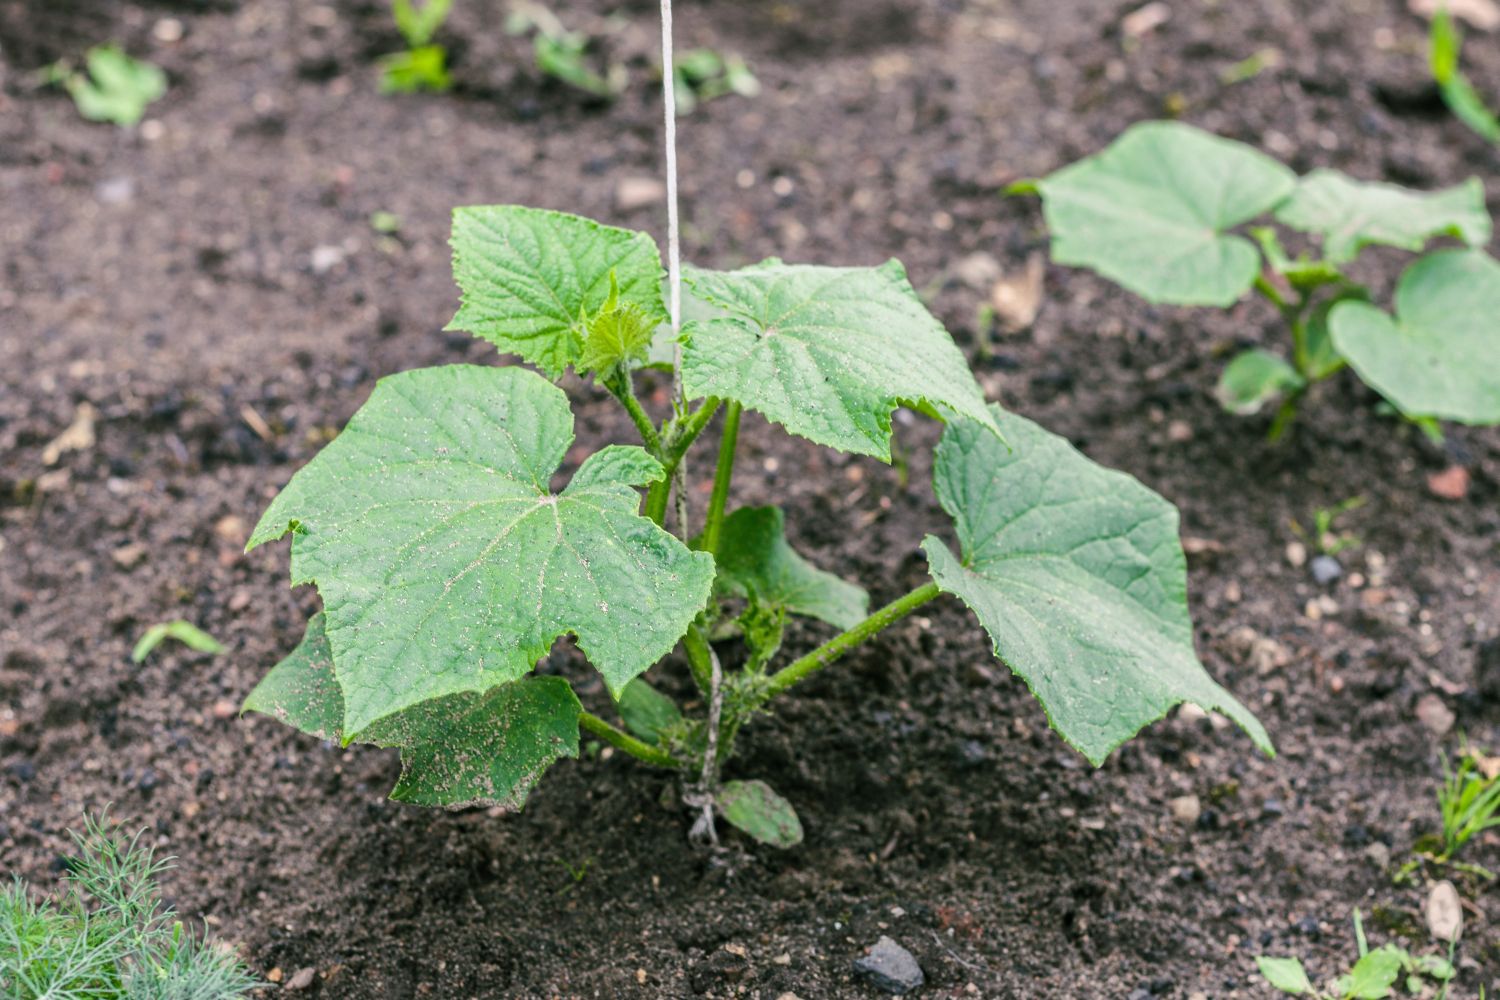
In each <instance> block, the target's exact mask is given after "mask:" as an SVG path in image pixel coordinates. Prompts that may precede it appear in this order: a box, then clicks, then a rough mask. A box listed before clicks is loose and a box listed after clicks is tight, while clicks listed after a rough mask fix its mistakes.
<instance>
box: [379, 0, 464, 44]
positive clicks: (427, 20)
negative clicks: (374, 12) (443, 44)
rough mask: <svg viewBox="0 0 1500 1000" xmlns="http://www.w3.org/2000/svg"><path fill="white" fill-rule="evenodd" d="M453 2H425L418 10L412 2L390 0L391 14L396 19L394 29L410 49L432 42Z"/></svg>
mask: <svg viewBox="0 0 1500 1000" xmlns="http://www.w3.org/2000/svg"><path fill="white" fill-rule="evenodd" d="M452 6H453V0H426V2H425V3H423V4H422V6H421V7H420V8H418V7H417V6H415V5H414V4H413V3H412V0H391V13H392V14H393V15H394V16H395V18H396V29H397V30H398V31H400V32H401V37H402V38H404V39H406V44H407V46H409V47H410V48H414V49H415V48H418V47H420V46H423V45H426V44H427V43H428V42H430V41H432V36H433V35H435V34H436V33H437V30H438V29H439V28H441V27H442V26H443V21H445V20H447V17H448V10H449V8H450V7H452Z"/></svg>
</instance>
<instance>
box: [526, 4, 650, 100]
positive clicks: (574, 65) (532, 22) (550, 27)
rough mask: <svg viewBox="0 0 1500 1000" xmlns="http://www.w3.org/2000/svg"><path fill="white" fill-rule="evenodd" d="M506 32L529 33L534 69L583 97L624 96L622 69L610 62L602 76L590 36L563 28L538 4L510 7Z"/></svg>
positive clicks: (624, 75)
mask: <svg viewBox="0 0 1500 1000" xmlns="http://www.w3.org/2000/svg"><path fill="white" fill-rule="evenodd" d="M505 30H506V32H507V33H508V34H512V35H525V34H532V35H533V37H532V45H533V51H534V53H535V57H536V66H537V69H539V70H541V71H542V72H543V73H545V74H546V75H547V76H550V77H552V78H553V79H554V80H558V81H561V82H562V83H565V84H567V85H568V86H570V87H572V88H574V89H575V90H581V91H583V92H584V93H585V94H589V95H591V96H593V97H597V98H600V99H601V100H606V101H612V100H614V99H615V98H616V97H618V96H620V94H622V93H624V91H625V86H626V83H627V82H628V80H627V77H626V71H625V67H624V66H623V65H621V64H619V63H613V62H612V63H609V64H608V65H607V66H605V68H604V71H603V72H602V73H601V72H599V71H598V70H596V69H595V68H594V60H593V59H592V58H591V57H590V55H589V47H590V45H589V42H590V40H589V37H588V35H585V34H583V33H582V32H577V31H569V30H568V29H567V28H565V27H563V24H562V22H561V21H560V20H558V18H557V15H556V14H554V13H553V12H552V11H551V10H550V9H548V8H547V7H544V6H543V5H541V4H539V3H518V4H516V5H515V6H514V7H512V8H511V12H510V15H509V16H508V17H507V18H506V21H505Z"/></svg>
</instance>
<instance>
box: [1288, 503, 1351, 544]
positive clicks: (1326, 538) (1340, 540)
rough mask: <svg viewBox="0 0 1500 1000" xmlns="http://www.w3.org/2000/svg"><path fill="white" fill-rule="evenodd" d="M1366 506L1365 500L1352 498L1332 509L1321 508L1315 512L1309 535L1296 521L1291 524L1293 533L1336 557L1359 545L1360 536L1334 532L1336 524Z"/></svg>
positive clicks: (1345, 532)
mask: <svg viewBox="0 0 1500 1000" xmlns="http://www.w3.org/2000/svg"><path fill="white" fill-rule="evenodd" d="M1364 505H1365V498H1364V497H1362V496H1359V497H1350V498H1349V499H1347V500H1344V501H1341V502H1339V503H1337V504H1335V505H1333V506H1332V507H1319V508H1318V509H1317V510H1315V511H1313V529H1312V533H1311V534H1309V533H1308V532H1307V531H1306V529H1304V528H1303V527H1302V525H1301V524H1300V523H1298V522H1297V521H1296V520H1293V521H1292V522H1291V525H1292V532H1293V533H1294V534H1296V536H1297V537H1298V538H1300V539H1302V540H1303V541H1304V542H1307V543H1309V544H1310V545H1312V546H1313V548H1314V549H1315V550H1316V551H1317V552H1319V553H1321V554H1323V555H1325V556H1336V555H1338V554H1339V553H1340V552H1343V551H1344V550H1345V549H1347V548H1350V547H1351V546H1354V545H1358V544H1359V536H1357V535H1353V534H1350V533H1349V532H1347V531H1340V532H1336V531H1334V522H1335V521H1337V520H1338V519H1339V518H1340V517H1342V516H1343V515H1345V514H1347V513H1349V512H1350V511H1354V510H1359V508H1361V507H1363V506H1364Z"/></svg>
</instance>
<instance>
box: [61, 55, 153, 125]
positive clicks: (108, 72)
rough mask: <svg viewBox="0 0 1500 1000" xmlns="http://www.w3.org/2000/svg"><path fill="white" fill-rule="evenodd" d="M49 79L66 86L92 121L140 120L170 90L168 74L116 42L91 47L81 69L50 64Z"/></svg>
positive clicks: (118, 123) (82, 112)
mask: <svg viewBox="0 0 1500 1000" xmlns="http://www.w3.org/2000/svg"><path fill="white" fill-rule="evenodd" d="M46 80H47V82H49V83H54V84H59V85H61V86H62V87H63V88H64V89H66V90H67V92H68V94H69V96H71V97H72V98H73V103H74V105H76V106H77V108H78V113H79V114H81V115H83V117H85V118H87V119H88V120H89V121H93V122H112V123H114V124H116V125H120V126H129V125H134V124H136V123H137V122H139V121H140V120H141V118H142V117H143V116H144V115H145V114H146V108H147V107H148V106H149V105H151V104H152V103H153V102H155V101H158V100H160V99H161V98H162V96H163V95H164V94H166V92H167V74H165V73H163V72H162V71H161V69H160V68H159V67H156V66H153V65H152V64H151V63H148V62H144V61H143V60H140V59H132V58H131V57H130V56H128V55H126V54H125V52H124V51H123V50H122V49H120V48H119V47H118V46H115V45H96V46H94V47H93V48H91V49H89V51H88V53H87V54H86V55H85V56H84V68H83V70H81V71H80V70H75V69H73V68H72V67H71V66H70V65H68V64H67V63H66V62H62V63H56V64H54V65H53V66H50V67H48V68H47V70H46Z"/></svg>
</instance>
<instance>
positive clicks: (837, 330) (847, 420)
mask: <svg viewBox="0 0 1500 1000" xmlns="http://www.w3.org/2000/svg"><path fill="white" fill-rule="evenodd" d="M686 278H687V281H688V283H689V284H690V286H691V287H692V290H693V292H694V293H695V294H696V295H697V296H698V297H699V298H701V299H704V300H706V301H707V302H708V303H710V304H712V305H714V306H717V307H718V310H719V315H717V316H711V317H710V318H707V319H704V320H701V321H699V322H698V323H696V324H694V325H693V327H692V328H691V330H689V331H687V339H686V345H685V348H684V354H683V383H684V385H685V386H686V388H687V391H688V392H689V393H690V394H692V395H693V396H695V397H697V396H718V397H720V398H722V399H732V400H736V401H737V402H740V403H743V404H744V405H745V406H747V407H749V408H751V409H754V410H759V411H760V412H761V413H762V414H764V415H765V416H766V417H767V419H769V420H773V421H775V422H776V423H778V424H781V425H782V426H784V427H785V428H786V429H787V430H788V431H790V432H792V433H793V434H798V435H801V436H802V437H805V438H808V439H810V440H812V441H816V442H817V443H818V444H823V445H828V446H829V447H831V448H838V449H841V450H843V451H851V452H856V453H858V454H862V455H873V456H875V457H876V458H879V459H882V460H884V461H890V454H891V411H892V410H894V409H895V408H896V407H897V405H899V404H902V403H908V404H918V405H921V406H924V407H925V408H927V409H928V410H932V409H934V408H935V409H937V410H938V411H940V412H943V413H946V414H959V415H963V416H967V417H970V418H972V419H974V420H977V421H979V422H980V423H982V424H985V425H987V426H990V427H992V428H993V426H994V421H993V420H992V419H991V418H990V416H989V412H988V411H987V410H986V409H985V405H984V395H983V394H982V393H981V392H980V391H979V386H978V385H976V384H975V382H974V376H973V375H972V374H971V373H970V371H969V367H968V364H967V363H966V362H965V361H964V356H963V354H962V353H961V352H960V351H959V349H958V347H957V345H955V344H954V343H953V339H952V338H951V337H950V336H949V335H948V331H946V330H944V329H943V327H942V324H940V323H939V322H938V321H937V320H936V319H935V318H934V317H933V316H932V314H931V313H929V312H928V311H927V309H926V307H925V306H923V305H922V302H921V300H920V299H918V298H917V293H916V292H915V291H914V290H913V289H912V287H911V283H910V282H909V281H907V280H906V272H905V270H904V269H903V268H902V267H901V264H900V262H898V261H894V260H892V261H888V262H886V263H885V264H883V265H881V266H880V267H816V266H812V265H801V264H783V263H782V262H781V261H779V260H776V259H774V258H773V259H771V260H767V261H763V262H762V263H760V264H757V265H755V266H754V267H747V268H744V269H742V270H739V271H731V272H722V271H701V270H698V269H696V268H690V269H688V271H687V273H686Z"/></svg>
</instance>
